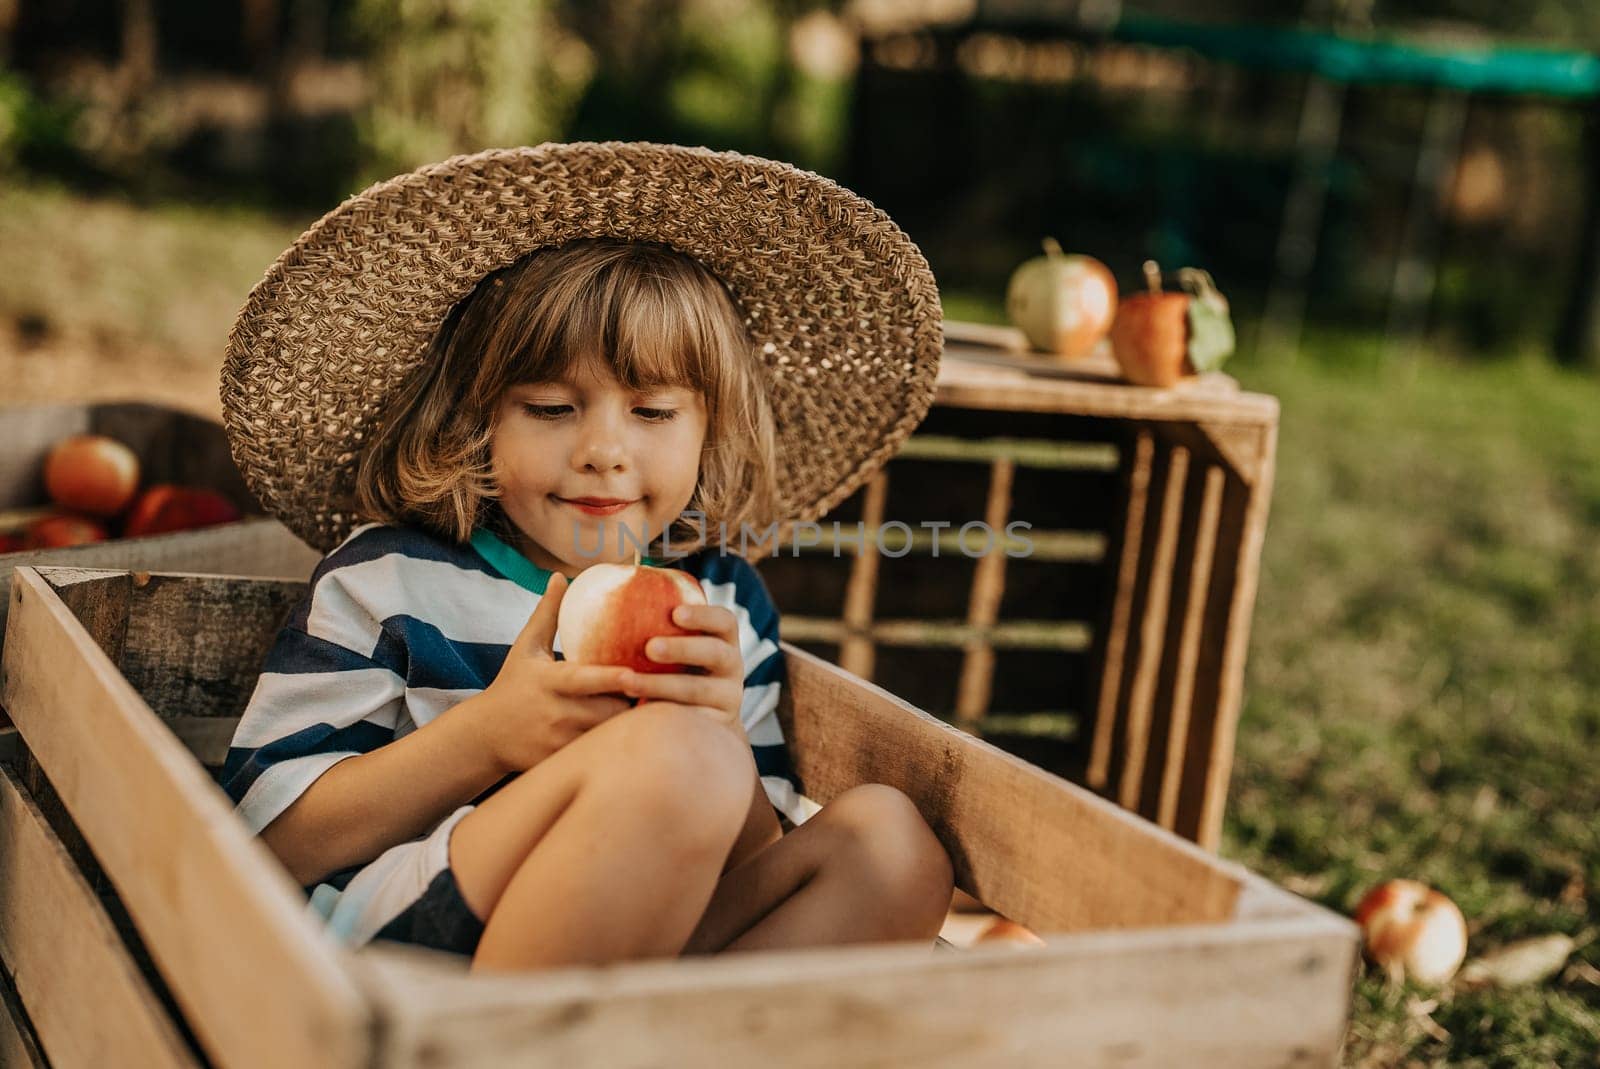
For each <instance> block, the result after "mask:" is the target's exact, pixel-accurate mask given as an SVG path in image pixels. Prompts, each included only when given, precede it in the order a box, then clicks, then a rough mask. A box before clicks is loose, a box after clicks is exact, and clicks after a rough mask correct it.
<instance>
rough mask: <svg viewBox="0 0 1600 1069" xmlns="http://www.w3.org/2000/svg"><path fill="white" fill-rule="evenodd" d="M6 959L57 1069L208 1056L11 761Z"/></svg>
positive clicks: (5, 796)
mask: <svg viewBox="0 0 1600 1069" xmlns="http://www.w3.org/2000/svg"><path fill="white" fill-rule="evenodd" d="M0 958H3V959H4V962H5V971H6V973H7V974H8V975H10V976H12V977H14V978H15V983H16V986H17V989H18V994H19V995H20V997H21V1000H22V1002H23V1005H24V1006H25V1007H26V1010H27V1015H28V1018H29V1020H30V1021H31V1022H32V1025H33V1029H34V1031H35V1032H37V1033H38V1036H39V1038H40V1040H41V1041H42V1042H43V1045H44V1048H45V1049H46V1050H47V1051H48V1052H49V1057H50V1061H51V1062H52V1064H53V1065H55V1066H56V1067H57V1069H67V1067H68V1066H106V1065H117V1066H130V1067H131V1066H172V1067H179V1066H195V1065H198V1064H199V1063H198V1061H197V1060H196V1059H195V1057H194V1055H193V1053H192V1052H191V1051H190V1050H189V1048H188V1046H187V1044H185V1043H184V1041H183V1038H182V1036H180V1035H179V1033H178V1030H177V1029H176V1028H175V1027H174V1026H173V1024H172V1022H171V1021H170V1020H169V1019H168V1018H167V1015H166V1012H165V1011H164V1010H163V1008H162V1006H161V1003H160V1001H159V1000H158V999H157V998H156V996H155V994H154V993H153V992H152V991H151V990H150V986H149V984H148V983H146V981H145V979H144V977H143V976H142V975H141V974H140V972H139V969H138V966H137V965H136V964H135V963H134V961H133V959H132V957H130V956H129V954H128V952H127V949H126V948H125V947H124V946H123V944H122V940H121V938H120V937H119V936H118V934H117V930H116V927H115V926H114V925H113V924H112V922H111V919H110V918H109V917H108V916H106V913H105V911H104V910H103V909H102V908H101V906H100V902H99V900H98V898H96V896H95V893H94V890H93V889H92V888H91V887H90V886H89V885H88V884H87V883H86V882H85V881H84V879H83V876H82V875H81V874H80V873H79V872H78V870H77V868H76V867H74V865H73V861H72V858H71V857H69V856H68V854H67V851H66V849H65V847H63V846H62V845H61V842H60V840H59V839H57V838H56V837H55V835H54V834H53V833H52V831H51V830H50V827H49V825H48V824H47V823H46V821H45V818H44V814H42V813H41V812H40V811H39V810H38V808H37V807H36V806H35V805H34V804H33V802H32V800H31V799H30V798H29V797H28V795H27V794H26V792H25V791H24V790H23V789H22V785H21V784H20V783H19V782H18V781H17V779H16V777H15V776H13V775H12V773H11V772H10V771H9V770H6V769H3V768H0Z"/></svg>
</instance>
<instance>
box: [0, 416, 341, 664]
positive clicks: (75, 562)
mask: <svg viewBox="0 0 1600 1069" xmlns="http://www.w3.org/2000/svg"><path fill="white" fill-rule="evenodd" d="M73 434H103V435H106V436H107V437H110V438H115V439H116V440H117V441H119V442H121V443H122V444H124V445H126V446H128V447H129V448H130V449H132V450H133V451H134V453H135V454H136V455H137V456H138V457H139V464H140V485H141V487H144V486H152V485H154V484H156V483H177V484H179V485H181V486H196V487H203V488H205V489H207V490H215V491H217V492H218V493H220V494H222V496H224V497H226V498H227V499H228V500H229V501H230V502H232V503H233V505H234V507H236V508H237V509H239V511H240V513H241V514H242V518H241V519H239V520H238V521H237V522H235V523H226V524H218V525H217V526H214V527H203V528H200V529H198V530H192V531H174V532H172V533H170V534H159V535H149V536H147V537H144V538H114V539H112V540H110V541H108V542H96V543H92V544H90V545H84V546H66V547H63V548H60V549H36V550H24V551H21V552H16V553H0V648H3V645H4V642H5V623H6V607H7V606H8V605H9V604H10V601H9V599H8V598H7V597H6V595H7V594H8V593H9V592H10V589H11V572H12V569H13V568H17V567H21V566H23V565H35V564H48V565H57V566H61V567H75V568H106V567H116V568H150V569H159V570H166V571H183V572H207V573H219V574H225V575H255V576H265V577H282V578H289V579H304V578H306V577H307V576H309V575H310V574H311V570H312V569H313V568H315V567H316V564H317V561H318V560H320V559H321V554H319V553H318V552H317V551H316V550H314V549H312V548H311V547H310V546H308V545H306V544H305V543H304V542H302V541H300V539H299V538H297V537H295V535H294V533H293V532H291V531H290V530H289V529H288V528H287V527H285V526H284V525H283V524H281V523H279V522H278V521H277V520H275V519H272V518H271V517H269V516H267V515H266V514H265V513H264V512H263V511H262V509H261V506H260V505H259V504H257V502H256V499H255V497H254V496H253V495H252V494H251V493H250V489H249V487H247V486H246V485H245V482H244V476H242V475H241V474H239V469H238V468H237V467H235V466H234V463H233V457H232V456H231V455H230V454H229V452H228V438H227V435H226V434H225V433H224V432H223V429H222V424H220V423H218V422H216V421H215V420H211V419H206V418H204V417H202V416H196V415H193V414H192V413H189V412H184V411H182V410H180V409H176V408H168V407H166V406H165V405H153V404H147V403H145V402H141V401H126V402H122V401H107V402H95V403H87V404H53V405H12V406H0V511H5V510H10V509H26V508H30V507H37V506H43V505H45V504H47V503H48V501H49V498H48V496H47V495H46V493H45V488H44V470H43V469H44V460H45V457H46V456H48V455H49V453H50V449H51V447H52V446H54V445H55V444H56V443H57V442H59V441H60V440H61V439H63V438H65V437H67V436H68V435H73Z"/></svg>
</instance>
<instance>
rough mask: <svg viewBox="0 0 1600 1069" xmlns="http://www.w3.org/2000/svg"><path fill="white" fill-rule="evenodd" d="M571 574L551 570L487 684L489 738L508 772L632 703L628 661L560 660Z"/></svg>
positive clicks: (522, 768) (527, 765)
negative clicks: (561, 621) (559, 618)
mask: <svg viewBox="0 0 1600 1069" xmlns="http://www.w3.org/2000/svg"><path fill="white" fill-rule="evenodd" d="M566 590H567V577H566V576H564V575H562V574H561V573H560V572H556V573H555V574H553V575H551V577H550V584H549V586H547V587H546V588H545V594H544V597H542V598H540V599H539V604H538V605H537V606H536V607H535V608H534V610H533V615H532V616H530V617H529V618H528V622H527V624H526V625H525V626H524V627H523V629H522V633H521V634H519V635H518V636H517V639H516V641H515V642H513V643H512V644H511V649H510V651H509V652H508V653H507V654H506V659H505V663H504V664H503V665H501V667H500V674H499V675H497V676H495V678H494V682H493V683H490V684H489V686H488V687H486V688H485V689H484V691H483V695H482V698H483V703H482V704H483V708H484V709H485V719H486V722H487V724H488V729H487V734H488V742H489V746H490V747H491V750H492V752H493V754H494V757H495V760H496V761H497V762H498V763H499V765H500V766H501V767H502V768H504V769H505V770H506V771H507V772H522V771H525V770H527V769H529V768H532V767H533V766H534V765H536V764H538V763H539V762H540V761H542V760H544V759H545V758H546V757H549V756H550V755H551V754H553V753H555V752H556V751H557V750H559V749H561V748H562V747H563V746H565V745H566V744H567V743H569V742H571V741H572V740H573V739H576V738H577V737H578V736H579V735H582V734H583V733H584V732H585V731H588V730H589V729H590V728H592V727H594V726H595V725H597V724H600V723H602V722H604V721H606V720H609V719H610V718H611V717H613V716H615V715H616V714H618V713H620V712H622V711H623V710H624V709H627V708H630V707H631V706H632V705H633V701H632V699H631V698H628V697H625V696H624V694H625V692H626V690H627V688H628V686H629V685H630V684H631V682H632V680H633V677H634V676H635V675H637V673H635V672H633V671H632V670H630V669H627V668H621V667H613V666H611V665H600V664H585V665H580V664H573V663H571V662H570V661H558V660H556V659H555V653H554V651H553V650H552V649H551V645H552V643H553V641H554V639H555V635H556V614H557V613H558V612H559V610H560V608H561V598H562V595H564V594H565V593H566Z"/></svg>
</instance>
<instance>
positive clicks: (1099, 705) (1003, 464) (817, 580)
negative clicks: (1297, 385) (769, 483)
mask: <svg viewBox="0 0 1600 1069" xmlns="http://www.w3.org/2000/svg"><path fill="white" fill-rule="evenodd" d="M1023 367H1026V368H1027V369H1026V370H1024V369H1022V368H1023ZM1277 425H1278V404H1277V401H1276V399H1274V398H1272V397H1268V396H1264V395H1260V394H1253V393H1247V392H1244V391H1241V390H1240V389H1239V387H1238V385H1237V384H1236V383H1235V382H1234V381H1233V380H1232V379H1231V378H1229V377H1227V376H1225V375H1220V374H1213V375H1207V376H1204V377H1202V378H1200V379H1198V380H1195V381H1192V382H1190V383H1187V384H1185V385H1182V386H1180V387H1177V388H1174V389H1167V390H1158V389H1147V388H1143V387H1137V386H1130V385H1128V384H1126V383H1123V382H1120V381H1119V380H1118V379H1117V377H1116V374H1115V369H1114V367H1113V366H1112V365H1111V364H1110V362H1109V360H1108V359H1107V358H1105V357H1100V358H1098V359H1090V360H1088V361H1084V362H1082V363H1079V364H1076V365H1073V366H1072V368H1071V369H1070V370H1067V369H1065V368H1062V367H1061V366H1060V365H1052V364H1050V363H1048V362H1047V361H1045V360H1044V359H1042V358H1037V357H1029V356H1027V355H1026V354H1025V353H1022V352H1019V351H1018V347H1017V343H1016V334H1015V332H1012V331H1007V330H1003V329H996V328H982V327H977V326H975V325H972V324H961V323H949V324H947V325H946V352H945V360H944V363H943V365H942V367H941V370H940V374H939V380H938V391H937V395H936V400H935V404H934V407H933V409H932V411H931V412H930V413H929V415H928V418H927V419H926V420H925V421H924V422H923V424H922V425H921V426H920V427H919V428H918V430H917V432H916V433H915V434H914V435H913V436H912V437H911V438H910V439H909V440H908V442H907V443H906V446H905V448H904V449H903V450H902V451H901V452H900V453H899V454H898V455H897V456H896V458H895V459H894V460H893V461H891V462H890V463H889V464H888V465H887V466H886V467H885V468H884V470H883V471H881V472H879V473H878V475H877V476H876V477H875V478H873V479H872V480H871V481H870V482H869V483H867V484H866V485H865V486H864V487H863V488H862V489H861V490H859V491H858V492H857V493H856V494H855V495H853V496H852V497H851V498H850V499H849V500H847V501H846V502H844V503H843V504H842V505H841V506H840V507H839V508H837V509H836V510H834V512H833V513H831V514H829V515H828V516H827V517H825V518H824V519H823V520H822V521H821V522H820V526H821V528H822V537H821V538H820V540H819V542H818V544H817V545H816V546H814V547H809V548H804V547H802V548H800V549H799V550H798V551H797V550H796V539H795V538H794V537H793V532H791V536H790V537H789V538H788V539H787V540H786V541H785V543H784V544H783V545H781V546H780V548H779V550H778V552H776V553H775V554H774V555H773V556H771V557H769V558H767V559H764V560H762V562H761V565H760V567H761V573H762V575H763V577H764V578H765V579H766V582H767V584H768V586H769V588H770V589H771V591H772V594H773V597H774V600H775V601H776V602H777V604H778V607H779V609H780V610H781V611H782V612H783V622H782V628H783V635H784V637H785V639H787V640H788V641H790V642H793V643H794V644H795V645H797V646H799V647H801V648H802V649H806V650H808V651H810V652H812V653H815V654H817V655H818V656H821V657H823V658H825V659H827V660H830V661H834V662H835V663H837V664H838V665H839V666H840V667H842V668H845V669H846V670H848V671H851V672H854V673H856V674H858V675H860V676H863V677H864V678H867V679H870V680H872V681H874V682H876V683H878V684H880V685H882V686H883V687H884V688H885V689H887V690H889V691H891V692H893V693H894V694H897V695H900V696H902V697H904V698H905V699H906V700H908V701H910V702H912V703H913V704H916V705H918V706H920V707H921V708H924V709H927V710H929V711H930V712H933V713H934V714H936V715H938V716H940V717H941V718H943V719H945V720H948V721H950V722H951V723H954V724H956V725H957V726H959V727H961V728H963V729H965V730H967V731H970V732H972V733H973V734H976V735H980V736H982V737H983V738H985V739H987V740H989V741H991V742H993V743H995V744H996V745H998V746H1000V747H1001V748H1003V749H1006V750H1008V751H1010V752H1012V753H1014V754H1017V755H1018V756H1022V757H1025V758H1027V759H1028V760H1030V761H1033V762H1035V763H1036V764H1039V765H1041V766H1043V767H1045V768H1047V769H1049V770H1050V771H1053V772H1056V773H1059V774H1061V775H1063V776H1065V777H1066V778H1068V779H1071V780H1073V781H1075V782H1078V783H1082V784H1084V785H1086V786H1088V787H1090V788H1092V789H1093V790H1095V791H1098V792H1099V793H1101V794H1103V795H1105V796H1106V797H1109V798H1111V799H1113V800H1115V801H1117V802H1119V803H1120V804H1121V805H1123V806H1125V807H1126V808H1128V809H1131V810H1134V811H1135V812H1138V813H1139V814H1141V815H1143V816H1145V817H1147V818H1149V819H1150V820H1152V821H1154V822H1155V823H1157V824H1160V825H1161V826H1162V827H1164V828H1168V829H1170V830H1173V831H1176V832H1177V833H1178V834H1180V835H1182V836H1184V837H1186V838H1188V839H1191V840H1194V841H1196V842H1198V843H1200V844H1201V845H1203V846H1205V847H1206V848H1208V849H1215V848H1216V846H1217V841H1218V838H1219V836H1220V832H1221V827H1222V816H1223V806H1224V802H1225V800H1226V797H1227V789H1228V779H1229V775H1230V772H1231V768H1232V760H1233V744H1234V729H1235V725H1236V723H1237V720H1238V715H1239V706H1240V691H1241V684H1242V679H1243V673H1244V661H1245V649H1246V644H1247V641H1248V637H1249V629H1250V617H1251V612H1252V609H1253V605H1254V601H1255V589H1256V576H1257V568H1258V564H1259V559H1260V553H1261V542H1262V534H1263V531H1264V528H1265V524H1266V517H1267V509H1268V503H1269V501H1270V498H1271V492H1272V475H1273V459H1274V451H1275V445H1276V439H1277ZM896 521H898V522H899V523H901V524H904V525H906V527H908V528H909V529H910V530H911V531H912V532H913V536H912V538H911V540H910V543H909V547H908V546H907V544H906V542H905V540H904V538H903V535H904V533H905V529H904V528H900V529H894V528H891V529H889V530H886V531H885V532H884V534H883V539H882V541H883V545H884V548H885V550H886V552H884V553H879V552H877V551H875V550H874V549H873V537H872V532H873V531H876V530H878V529H879V527H880V525H884V524H892V523H895V522H896ZM972 521H982V522H984V523H986V524H987V525H988V527H989V529H990V530H992V531H994V532H996V534H1003V532H1004V531H1005V529H1006V527H1007V524H1008V523H1011V522H1012V521H1024V522H1026V523H1028V524H1029V525H1030V527H1029V528H1028V529H1025V530H1022V531H1020V532H1018V533H1019V534H1020V535H1022V536H1025V537H1026V538H1027V539H1028V541H1030V542H1031V544H1032V545H1031V551H1030V552H1028V554H1027V555H1026V556H1022V555H1018V556H1010V555H1008V554H1007V552H1006V551H1005V550H1004V549H1003V548H1001V547H999V546H997V547H996V549H995V550H993V551H991V552H989V553H986V554H981V555H978V554H980V553H981V548H982V545H983V538H982V531H981V529H977V528H974V529H973V530H971V531H969V534H968V543H967V545H968V547H969V550H970V553H971V554H972V555H969V554H968V553H964V552H963V551H962V549H961V547H960V544H959V543H958V531H959V529H960V528H961V526H962V525H963V524H964V523H968V522H972ZM835 522H837V523H838V524H839V527H840V533H841V534H854V533H855V532H856V531H857V527H856V525H857V524H858V523H860V524H863V525H864V527H865V530H866V532H867V551H866V552H859V551H857V549H856V548H855V547H854V546H852V545H840V546H838V547H837V553H836V552H835V549H836V546H835V543H834V541H833V525H834V523H835ZM927 522H948V523H950V524H951V526H950V527H948V528H944V529H942V530H941V531H940V532H939V534H940V538H939V541H938V544H937V547H936V546H935V540H934V532H933V531H932V530H931V529H929V528H927V527H925V526H923V524H924V523H927ZM800 540H801V541H804V540H805V536H804V535H803V534H802V535H801V538H800ZM936 548H937V552H938V556H937V557H936V556H935V555H934V553H935V549H936ZM1022 548H1023V547H1022V545H1021V543H1020V542H1019V543H1015V544H1014V545H1013V550H1014V551H1015V552H1018V553H1020V552H1021V551H1022Z"/></svg>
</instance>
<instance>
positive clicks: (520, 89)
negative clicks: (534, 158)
mask: <svg viewBox="0 0 1600 1069" xmlns="http://www.w3.org/2000/svg"><path fill="white" fill-rule="evenodd" d="M556 6H557V5H555V4H553V3H551V2H550V0H527V2H524V3H513V4H508V3H503V2H501V0H358V2H357V5H356V8H355V11H354V13H353V16H352V17H353V21H354V25H355V28H356V32H357V33H358V34H359V35H360V36H361V37H362V38H363V39H364V40H366V41H367V42H369V47H370V53H369V54H370V58H371V62H370V65H369V70H370V72H371V85H370V90H369V103H368V105H367V107H366V109H365V112H364V114H363V117H362V120H361V122H360V124H359V129H360V131H361V135H362V139H363V142H364V145H365V150H366V151H365V152H364V154H363V157H362V161H361V163H362V167H363V170H364V172H365V173H364V174H363V175H362V178H363V182H362V184H365V183H366V182H368V181H376V180H378V179H380V178H385V177H387V176H389V175H392V174H395V173H397V172H400V171H405V170H410V169H411V168H413V167H416V166H418V165H420V164H422V163H426V162H431V161H434V160H440V159H443V158H444V157H446V156H450V155H452V154H454V153H458V152H465V151H470V150H473V149H476V148H481V147H484V146H488V145H516V144H538V143H539V142H541V141H547V140H556V139H559V138H561V137H562V136H563V134H564V131H565V130H566V129H567V126H568V124H569V123H570V121H571V118H572V114H573V112H574V110H575V108H576V106H577V103H578V98H579V95H580V94H581V93H582V92H583V90H584V89H585V88H586V87H587V85H588V83H589V81H590V79H591V78H592V77H593V74H594V67H595V60H594V55H593V53H592V52H591V51H590V49H589V48H588V47H587V46H586V45H585V44H584V43H583V41H582V40H581V39H580V38H578V37H577V36H575V35H574V34H572V33H571V32H570V31H569V30H567V29H566V28H565V27H564V26H563V25H562V22H561V19H560V18H559V17H558V13H557V12H556V11H555V10H554V8H555V7H556Z"/></svg>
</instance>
